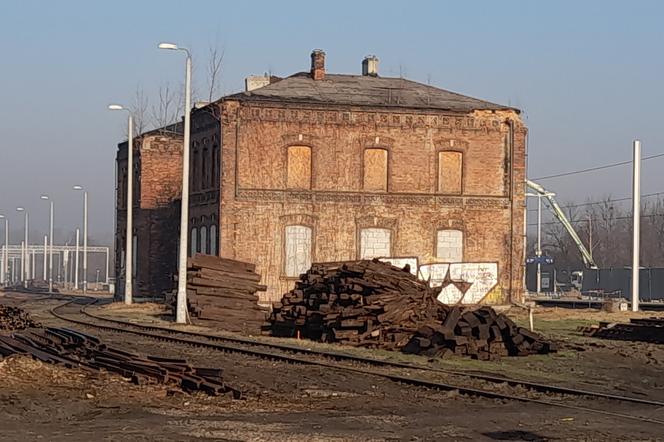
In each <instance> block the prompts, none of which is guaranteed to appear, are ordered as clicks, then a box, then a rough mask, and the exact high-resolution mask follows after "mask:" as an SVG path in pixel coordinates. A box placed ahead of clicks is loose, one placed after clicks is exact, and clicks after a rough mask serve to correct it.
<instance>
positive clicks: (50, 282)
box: [48, 200, 53, 293]
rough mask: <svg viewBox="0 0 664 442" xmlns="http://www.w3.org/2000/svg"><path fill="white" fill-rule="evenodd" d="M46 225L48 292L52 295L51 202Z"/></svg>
mask: <svg viewBox="0 0 664 442" xmlns="http://www.w3.org/2000/svg"><path fill="white" fill-rule="evenodd" d="M48 224H49V227H48V292H49V293H53V200H51V215H50V217H49V223H48Z"/></svg>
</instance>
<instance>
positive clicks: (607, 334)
mask: <svg viewBox="0 0 664 442" xmlns="http://www.w3.org/2000/svg"><path fill="white" fill-rule="evenodd" d="M580 331H582V332H583V333H584V334H585V335H586V336H592V337H595V338H603V339H616V340H620V341H641V342H650V343H653V344H664V318H655V317H652V318H632V319H630V321H629V323H627V324H625V323H615V322H600V323H599V326H591V327H581V328H580Z"/></svg>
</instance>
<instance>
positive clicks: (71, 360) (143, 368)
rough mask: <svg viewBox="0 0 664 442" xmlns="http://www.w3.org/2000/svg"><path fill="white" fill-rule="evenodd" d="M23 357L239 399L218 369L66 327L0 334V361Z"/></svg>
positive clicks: (136, 381) (236, 391)
mask: <svg viewBox="0 0 664 442" xmlns="http://www.w3.org/2000/svg"><path fill="white" fill-rule="evenodd" d="M17 354H18V355H27V356H32V357H33V358H34V359H37V360H40V361H42V362H47V363H51V364H61V365H63V366H65V367H67V368H81V369H83V370H87V371H90V372H97V371H99V370H106V371H109V372H113V373H118V374H120V375H121V376H123V377H125V378H129V379H131V380H132V381H133V382H134V383H137V384H140V383H143V382H145V381H148V380H149V381H153V382H158V383H162V384H175V385H178V386H179V387H180V388H182V389H183V390H185V391H190V392H193V391H202V392H205V393H207V394H210V395H217V394H221V393H230V394H232V395H233V397H234V398H240V397H241V393H240V391H238V390H236V389H234V388H231V387H229V386H228V385H226V384H225V383H224V382H223V379H222V377H221V375H222V370H221V369H219V368H198V367H192V366H190V365H189V364H187V361H186V360H184V359H169V358H161V357H156V356H141V355H139V354H136V353H133V352H128V351H125V350H121V349H119V348H114V347H111V346H108V345H106V344H104V343H103V342H101V340H99V339H98V338H97V337H95V336H91V335H87V334H84V333H81V332H79V331H75V330H70V329H67V328H46V329H35V330H32V331H23V332H15V333H13V334H12V335H11V336H3V335H0V359H1V358H2V357H6V356H11V355H17Z"/></svg>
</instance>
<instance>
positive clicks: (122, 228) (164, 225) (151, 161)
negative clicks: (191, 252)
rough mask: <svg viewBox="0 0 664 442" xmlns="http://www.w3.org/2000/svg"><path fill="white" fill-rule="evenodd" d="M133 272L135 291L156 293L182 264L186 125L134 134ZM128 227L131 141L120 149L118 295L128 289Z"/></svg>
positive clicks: (169, 282) (168, 286) (168, 283)
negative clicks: (180, 239) (180, 241)
mask: <svg viewBox="0 0 664 442" xmlns="http://www.w3.org/2000/svg"><path fill="white" fill-rule="evenodd" d="M133 150H134V157H133V169H134V179H133V200H134V201H133V204H134V206H133V230H134V231H133V235H132V236H133V241H134V242H133V255H134V259H133V260H132V261H133V262H132V264H131V266H130V267H131V269H132V274H133V280H134V282H133V293H134V296H155V295H160V294H161V293H162V292H164V291H165V290H170V289H171V287H172V285H173V273H175V271H176V269H177V250H178V249H177V247H178V235H179V216H180V196H181V192H182V124H175V125H171V126H167V127H164V128H161V129H157V130H154V131H150V132H146V133H144V134H141V135H140V136H137V137H135V138H134V149H133ZM126 228H127V142H124V143H120V144H119V145H118V150H117V154H116V226H115V229H116V230H115V232H116V234H115V274H116V275H117V277H116V278H117V282H116V296H117V297H122V296H123V295H124V289H125V275H126V273H127V272H126V271H127V265H126V263H125V248H126V242H125V238H126Z"/></svg>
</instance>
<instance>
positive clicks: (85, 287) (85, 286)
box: [83, 190, 88, 293]
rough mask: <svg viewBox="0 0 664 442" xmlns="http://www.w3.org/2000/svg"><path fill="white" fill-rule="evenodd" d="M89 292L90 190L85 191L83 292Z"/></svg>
mask: <svg viewBox="0 0 664 442" xmlns="http://www.w3.org/2000/svg"><path fill="white" fill-rule="evenodd" d="M87 292H88V191H87V190H85V191H83V293H87Z"/></svg>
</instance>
